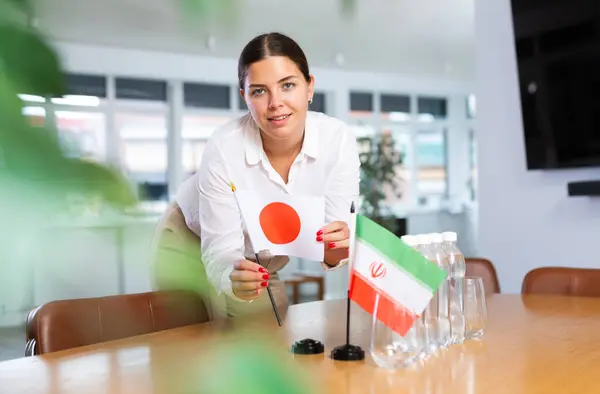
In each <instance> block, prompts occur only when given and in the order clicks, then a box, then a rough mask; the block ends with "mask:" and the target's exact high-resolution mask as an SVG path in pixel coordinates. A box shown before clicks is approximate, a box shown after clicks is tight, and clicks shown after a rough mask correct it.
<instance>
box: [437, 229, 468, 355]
mask: <svg viewBox="0 0 600 394" xmlns="http://www.w3.org/2000/svg"><path fill="white" fill-rule="evenodd" d="M442 238H443V240H444V243H443V247H444V250H445V251H446V254H447V255H448V261H449V263H450V287H449V288H450V291H449V295H450V332H451V335H452V341H453V343H463V341H464V340H465V328H466V326H465V324H466V320H465V315H464V302H463V289H462V283H463V281H462V279H463V278H464V277H465V272H466V270H467V266H466V264H465V256H464V255H463V253H462V252H461V251H460V249H459V248H458V246H457V245H456V241H457V240H458V236H457V234H456V233H455V232H445V233H442Z"/></svg>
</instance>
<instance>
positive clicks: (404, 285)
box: [350, 215, 447, 336]
mask: <svg viewBox="0 0 600 394" xmlns="http://www.w3.org/2000/svg"><path fill="white" fill-rule="evenodd" d="M355 229H356V230H355V236H354V238H355V239H354V253H353V256H352V261H351V268H350V275H351V276H350V298H351V299H352V300H353V301H354V302H355V303H357V304H358V305H359V306H360V307H361V308H363V309H364V310H365V311H367V312H369V313H370V314H374V313H375V312H376V313H377V314H376V317H377V319H378V320H379V321H381V322H382V323H383V324H385V325H386V326H388V327H389V328H391V329H392V330H394V331H395V332H397V333H398V334H400V335H402V336H404V335H406V333H407V332H408V331H409V330H410V328H411V327H412V325H413V322H414V321H415V320H416V319H417V318H418V317H419V316H420V315H421V314H422V313H423V310H425V307H426V306H427V304H429V302H430V301H431V299H432V298H433V295H434V294H435V292H436V291H437V289H438V288H439V287H440V285H441V284H442V283H443V282H444V280H445V279H446V276H447V273H446V271H444V270H442V269H441V268H439V267H438V266H437V265H436V264H435V263H433V262H431V261H429V260H428V259H426V258H425V257H423V255H422V254H421V253H419V252H417V251H416V250H415V249H413V248H411V247H410V246H408V245H406V244H405V243H404V242H402V240H401V239H400V238H398V237H397V236H396V235H394V234H393V233H391V232H389V231H388V230H386V229H385V228H383V227H381V226H380V225H378V224H377V223H375V222H373V221H372V220H370V219H368V218H366V217H364V216H361V215H356V227H355ZM377 295H379V300H378V302H377V311H375V304H376V299H377Z"/></svg>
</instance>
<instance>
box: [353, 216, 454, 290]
mask: <svg viewBox="0 0 600 394" xmlns="http://www.w3.org/2000/svg"><path fill="white" fill-rule="evenodd" d="M356 240H360V241H362V242H364V243H366V244H368V245H370V246H371V247H372V248H373V249H375V250H377V251H378V252H379V253H381V254H382V255H383V256H384V257H386V258H387V259H389V261H390V263H392V264H394V265H395V266H397V267H398V268H400V269H402V270H403V271H405V272H406V273H407V274H408V275H410V276H412V277H413V278H414V279H415V280H417V281H419V282H420V283H422V284H423V285H424V286H426V287H428V288H429V289H430V290H431V291H432V292H435V291H437V289H438V288H439V287H440V285H441V284H442V282H443V281H444V280H445V279H446V277H447V275H448V273H447V272H446V271H444V270H443V269H441V268H440V267H438V266H437V265H436V264H435V263H433V262H431V261H429V260H428V259H426V258H425V257H423V255H422V254H421V253H419V252H417V251H416V250H415V249H413V248H411V247H410V246H408V245H406V244H405V243H404V242H402V240H401V239H400V238H398V237H397V236H396V235H394V234H393V233H391V232H390V231H388V230H386V229H385V228H383V227H381V226H380V225H378V224H377V223H375V222H374V221H372V220H371V219H369V218H367V217H365V216H362V215H356Z"/></svg>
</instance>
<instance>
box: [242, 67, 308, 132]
mask: <svg viewBox="0 0 600 394" xmlns="http://www.w3.org/2000/svg"><path fill="white" fill-rule="evenodd" d="M313 86H314V79H313V77H312V75H311V77H310V82H306V79H305V78H304V76H303V75H302V73H301V72H300V69H299V68H298V66H296V64H295V63H294V62H293V61H291V60H290V59H289V58H287V57H285V56H270V57H267V58H266V59H264V60H261V61H258V62H256V63H253V64H252V65H251V66H250V67H248V72H247V76H246V81H245V85H244V89H243V90H242V91H241V92H240V93H241V94H242V97H244V99H245V100H246V105H247V106H248V109H249V110H250V113H251V114H252V117H253V118H254V121H255V122H256V124H257V125H258V126H259V127H260V129H261V130H262V131H263V133H265V134H267V135H268V136H269V137H271V138H276V139H285V138H288V137H290V136H294V135H297V134H298V133H301V132H302V131H303V130H304V123H305V120H306V112H307V111H308V100H309V99H311V98H312V96H313Z"/></svg>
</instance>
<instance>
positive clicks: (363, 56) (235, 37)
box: [35, 0, 475, 81]
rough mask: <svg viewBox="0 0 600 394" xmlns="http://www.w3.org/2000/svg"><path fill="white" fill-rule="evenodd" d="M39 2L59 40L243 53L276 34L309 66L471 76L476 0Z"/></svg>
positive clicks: (45, 25)
mask: <svg viewBox="0 0 600 394" xmlns="http://www.w3.org/2000/svg"><path fill="white" fill-rule="evenodd" d="M35 1H36V4H35V14H36V18H35V22H36V26H37V27H38V28H40V29H41V30H42V31H44V32H46V33H47V34H48V35H49V36H50V37H52V38H54V39H57V40H61V41H70V42H79V43H87V44H97V45H110V46H119V47H130V48H137V49H146V50H158V51H169V52H178V53H192V54H199V55H209V56H222V57H232V58H237V56H238V55H239V52H240V50H241V49H242V48H243V46H244V45H245V43H246V42H247V41H248V40H250V39H251V38H252V37H253V36H255V35H256V34H260V33H263V32H267V31H280V32H283V33H285V34H288V35H290V36H291V37H292V38H294V39H295V40H296V41H298V43H299V44H300V45H301V46H302V47H303V49H304V50H305V52H306V54H307V56H308V58H309V61H310V63H311V65H313V66H322V67H343V68H345V69H352V70H369V71H383V72H394V73H404V74H418V75H431V76H436V77H448V78H452V79H457V80H467V81H470V80H472V79H473V78H474V68H475V67H474V62H475V60H474V57H475V56H474V41H475V28H474V7H475V5H474V0H452V1H448V0H301V1H298V0H102V1H98V0H35ZM343 1H345V2H348V3H354V4H355V6H354V9H353V12H352V13H344V12H342V8H341V6H340V3H342V2H343ZM189 4H194V5H195V7H194V8H191V7H189ZM185 5H188V6H187V7H186V6H185ZM210 36H212V37H213V38H214V48H213V49H210V48H209V45H207V42H208V41H209V37H210ZM340 54H341V56H340ZM336 59H337V60H338V61H336ZM341 59H343V61H342V62H339V60H341ZM340 63H341V64H340Z"/></svg>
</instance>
